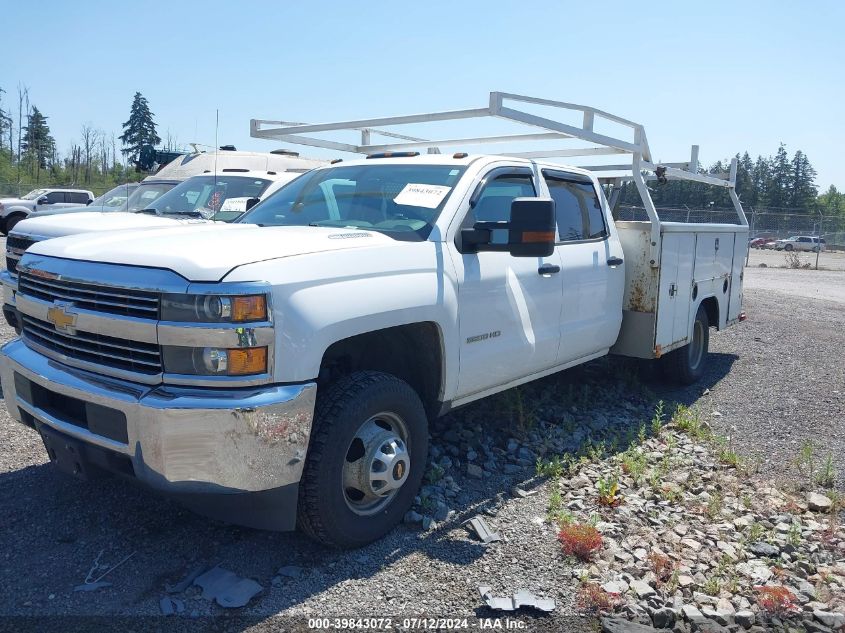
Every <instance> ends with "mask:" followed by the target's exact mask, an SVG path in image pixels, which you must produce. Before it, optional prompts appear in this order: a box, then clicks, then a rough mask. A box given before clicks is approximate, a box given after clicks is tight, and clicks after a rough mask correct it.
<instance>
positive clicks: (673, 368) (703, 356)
mask: <svg viewBox="0 0 845 633" xmlns="http://www.w3.org/2000/svg"><path fill="white" fill-rule="evenodd" d="M692 332H693V336H692V340H691V341H690V342H689V343H688V344H687V345H684V346H683V347H681V348H679V349H676V350H673V351H671V352H669V353H668V354H666V355H665V356H663V357H662V358H661V359H660V364H661V369H662V370H663V376H664V377H666V378H667V379H668V380H671V381H672V382H675V383H678V384H681V385H691V384H693V383H696V382H698V381H699V380H700V379H701V377H702V376H703V375H704V370H705V369H706V367H707V354H708V350H709V347H710V320H709V319H708V318H707V310H705V309H704V306H703V305H700V306H698V312H696V313H695V322H694V323H693V326H692ZM699 351H700V353H699Z"/></svg>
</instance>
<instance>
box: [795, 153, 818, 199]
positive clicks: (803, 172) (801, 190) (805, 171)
mask: <svg viewBox="0 0 845 633" xmlns="http://www.w3.org/2000/svg"><path fill="white" fill-rule="evenodd" d="M791 166H792V179H791V182H790V196H789V206H791V207H792V208H793V209H806V208H809V207H810V206H811V205H812V204H813V202H814V201H815V199H816V197H817V196H818V193H819V191H818V188H817V187H816V185H815V184H814V183H815V180H816V170H815V169H813V166H812V165H811V164H810V160H809V159H808V158H807V155H806V154H805V153H804V152H802V151H801V150H800V149H799V150H798V151H796V152H795V156H794V157H793V159H792V164H791Z"/></svg>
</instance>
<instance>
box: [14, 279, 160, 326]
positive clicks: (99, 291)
mask: <svg viewBox="0 0 845 633" xmlns="http://www.w3.org/2000/svg"><path fill="white" fill-rule="evenodd" d="M18 293H20V294H22V295H26V296H28V297H33V298H36V299H41V300H43V301H51V302H53V301H71V302H73V304H74V305H75V306H77V307H79V308H84V309H86V310H95V311H97V312H108V313H109V314H119V315H122V316H131V317H140V318H142V319H154V320H158V318H159V295H158V293H157V292H152V291H148V290H130V289H127V288H117V287H111V286H100V285H97V284H93V283H82V282H78V281H68V280H65V279H45V278H42V277H36V276H34V275H31V274H28V273H26V272H24V273H22V274H21V276H20V281H19V283H18Z"/></svg>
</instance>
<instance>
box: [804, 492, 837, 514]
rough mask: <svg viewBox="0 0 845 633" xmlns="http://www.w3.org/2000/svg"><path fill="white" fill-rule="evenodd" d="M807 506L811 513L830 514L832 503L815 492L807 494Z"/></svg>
mask: <svg viewBox="0 0 845 633" xmlns="http://www.w3.org/2000/svg"><path fill="white" fill-rule="evenodd" d="M807 506H808V507H809V508H810V510H812V511H813V512H830V508H831V507H832V506H833V502H832V501H831V500H830V499H828V498H827V497H825V496H824V495H821V494H819V493H817V492H808V493H807Z"/></svg>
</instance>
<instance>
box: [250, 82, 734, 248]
mask: <svg viewBox="0 0 845 633" xmlns="http://www.w3.org/2000/svg"><path fill="white" fill-rule="evenodd" d="M526 105H533V106H543V107H547V108H557V109H559V110H561V111H562V112H563V111H566V112H575V113H577V115H580V116H578V118H579V119H580V121H581V124H580V125H573V124H571V123H565V122H563V121H560V120H556V119H552V118H548V117H545V116H540V115H538V114H534V113H531V112H528V111H526V109H525V106H526ZM486 117H490V118H494V119H504V120H507V121H511V122H513V123H517V124H520V125H522V126H523V128H524V131H522V132H520V133H516V134H500V135H488V136H467V137H455V138H434V139H430V138H420V137H417V136H408V135H406V134H399V133H396V132H393V131H389V130H383V129H381V128H382V127H390V126H394V125H411V124H414V125H423V124H427V123H428V124H431V123H435V122H439V121H456V120H463V119H482V118H486ZM597 121H604V122H609V123H612V124H616V125H617V126H622V127H623V128H628V129H629V130H630V131H631V134H632V137H631V138H629V139H623V138H616V137H615V136H609V135H606V134H600V133H599V132H597V131H596V130H595V124H596V122H597ZM350 131H355V132H358V133H359V134H360V144H353V143H349V142H342V141H340V140H331V139H325V138H319V137H316V136H313V134H314V133H325V132H347V133H348V132H350ZM250 136H252V137H254V138H263V139H269V140H274V141H282V142H285V143H293V144H297V145H306V146H309V147H319V148H323V149H329V150H334V151H340V152H351V153H354V154H373V153H377V152H392V151H407V150H415V149H416V150H422V149H425V150H426V151H427V152H428V153H429V154H439V153H441V148H445V147H459V148H462V147H467V146H473V145H492V144H497V143H529V142H540V141H542V142H546V141H571V140H573V139H577V140H581V141H584V142H585V143H589V144H590V145H589V146H583V147H571V146H568V145H564V146H558V147H554V148H552V149H536V150H531V151H520V152H509V153H507V152H506V153H504V154H502V155H505V156H515V157H521V158H528V159H542V158H573V157H585V156H612V155H619V156H622V157H625V156H627V157H630V162H627V161H626V162H623V163H619V164H613V165H591V166H586V167H583V168H584V169H588V170H590V171H592V172H594V173H595V175H596V177H597V178H598V179H599V180H600V181H601V182H603V183H604V184H610V185H612V186H613V189H614V190H615V191H616V192H618V190H619V186H620V185H621V184H622V183H623V182H626V181H633V182H634V184H635V185H636V187H637V191H638V193H639V194H640V198H642V201H643V207H644V208H645V210H646V213H647V214H648V217H649V219H650V221H651V224H652V229H651V231H652V243H653V247H658V246H659V244H660V225H661V221H660V217H659V215H658V213H657V209H655V207H654V203H653V201H652V199H651V195H650V194H649V190H648V187H647V186H646V180H655V179H659V180H663V179H676V180H688V181H694V182H700V183H704V184H708V185H713V186H716V187H724V188H726V189H727V190H728V193H729V195H730V198H731V201H732V202H733V205H734V209H735V210H736V213H737V216H738V219H739V224H740V225H742V226H748V220H747V219H746V217H745V213H744V212H743V210H742V204H741V203H740V201H739V198H738V197H737V195H736V171H737V161H736V159H733V160H731V167H730V172H729V173H728V174H727V177H719V176H716V175H712V174H701V173H699V172H698V146H697V145H693V146H692V150H691V152H690V159H689V161H685V162H675V163H662V162H661V163H655V162H654V161H653V159H652V153H651V149H650V148H649V145H648V140H647V138H646V133H645V128H644V127H643V126H642V125H641V124H639V123H635V122H633V121H630V120H628V119H624V118H622V117H620V116H617V115H615V114H611V113H609V112H604V111H603V110H598V109H596V108H592V107H589V106H582V105H576V104H573V103H565V102H562V101H552V100H549V99H541V98H537V97H529V96H525V95H517V94H511V93H505V92H491V93H490V99H489V102H488V104H487V105H486V106H485V107H482V108H470V109H463V110H447V111H443V112H429V113H422V114H411V115H404V116H390V117H377V118H369V119H357V120H350V121H339V122H334V123H318V124H310V123H294V122H290V121H273V120H266V119H252V120H250ZM617 195H618V194H617ZM658 250H659V249H658Z"/></svg>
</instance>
